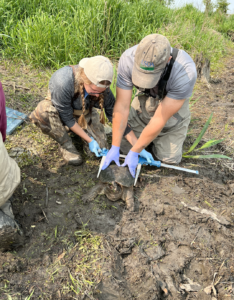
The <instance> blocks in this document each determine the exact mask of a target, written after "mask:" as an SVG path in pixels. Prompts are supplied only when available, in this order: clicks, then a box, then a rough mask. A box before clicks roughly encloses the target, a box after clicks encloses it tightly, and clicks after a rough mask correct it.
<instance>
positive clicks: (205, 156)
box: [183, 154, 232, 159]
mask: <svg viewBox="0 0 234 300" xmlns="http://www.w3.org/2000/svg"><path fill="white" fill-rule="evenodd" d="M183 157H184V158H226V159H232V158H230V157H228V156H226V155H222V154H208V155H184V154H183Z"/></svg>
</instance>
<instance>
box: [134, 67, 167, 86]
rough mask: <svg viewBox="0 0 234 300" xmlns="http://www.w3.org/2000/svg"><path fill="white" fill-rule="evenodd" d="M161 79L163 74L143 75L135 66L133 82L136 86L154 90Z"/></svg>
mask: <svg viewBox="0 0 234 300" xmlns="http://www.w3.org/2000/svg"><path fill="white" fill-rule="evenodd" d="M160 77H161V72H159V73H153V74H152V73H143V72H140V71H139V70H137V68H136V66H135V65H133V69H132V82H133V84H134V85H135V86H137V87H140V88H144V89H152V88H153V87H155V86H156V85H157V83H158V81H159V79H160Z"/></svg>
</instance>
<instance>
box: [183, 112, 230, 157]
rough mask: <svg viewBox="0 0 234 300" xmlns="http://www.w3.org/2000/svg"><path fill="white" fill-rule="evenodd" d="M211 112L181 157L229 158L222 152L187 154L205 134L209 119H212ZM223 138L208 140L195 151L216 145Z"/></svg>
mask: <svg viewBox="0 0 234 300" xmlns="http://www.w3.org/2000/svg"><path fill="white" fill-rule="evenodd" d="M212 116H213V113H211V115H210V117H209V119H208V120H207V121H206V124H205V125H204V127H203V128H202V130H201V132H200V134H199V136H198V137H197V139H196V140H195V142H194V143H193V145H192V146H191V147H190V148H189V150H188V151H187V152H184V153H183V157H184V158H227V159H231V158H230V157H228V156H226V155H222V154H202V153H201V154H198V155H188V153H190V152H192V151H193V150H195V148H196V147H197V145H198V144H199V142H200V141H201V139H202V137H203V135H204V134H205V132H206V130H207V128H208V126H209V124H210V122H211V119H212ZM223 140H224V139H221V140H215V139H212V140H209V141H208V142H206V143H205V144H204V145H203V146H201V147H200V148H198V149H196V151H201V150H204V149H206V148H210V147H212V146H214V145H217V144H219V143H221V142H222V141H223Z"/></svg>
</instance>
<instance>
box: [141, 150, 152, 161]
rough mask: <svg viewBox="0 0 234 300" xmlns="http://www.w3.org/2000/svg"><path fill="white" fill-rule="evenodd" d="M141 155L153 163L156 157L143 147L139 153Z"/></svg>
mask: <svg viewBox="0 0 234 300" xmlns="http://www.w3.org/2000/svg"><path fill="white" fill-rule="evenodd" d="M139 155H140V156H141V157H143V158H145V159H146V160H147V162H148V163H149V164H150V163H152V162H153V161H154V158H153V156H152V154H151V153H149V152H148V151H146V150H145V149H143V150H142V151H141V152H140V153H139Z"/></svg>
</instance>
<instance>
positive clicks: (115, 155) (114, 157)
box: [102, 145, 120, 170]
mask: <svg viewBox="0 0 234 300" xmlns="http://www.w3.org/2000/svg"><path fill="white" fill-rule="evenodd" d="M119 149H120V147H116V146H114V145H112V147H111V148H110V150H109V151H108V153H107V155H106V158H105V161H104V164H103V166H102V170H105V169H106V168H107V167H108V166H109V165H110V163H111V162H112V161H114V162H115V163H116V165H117V166H119V167H120V163H119Z"/></svg>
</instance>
